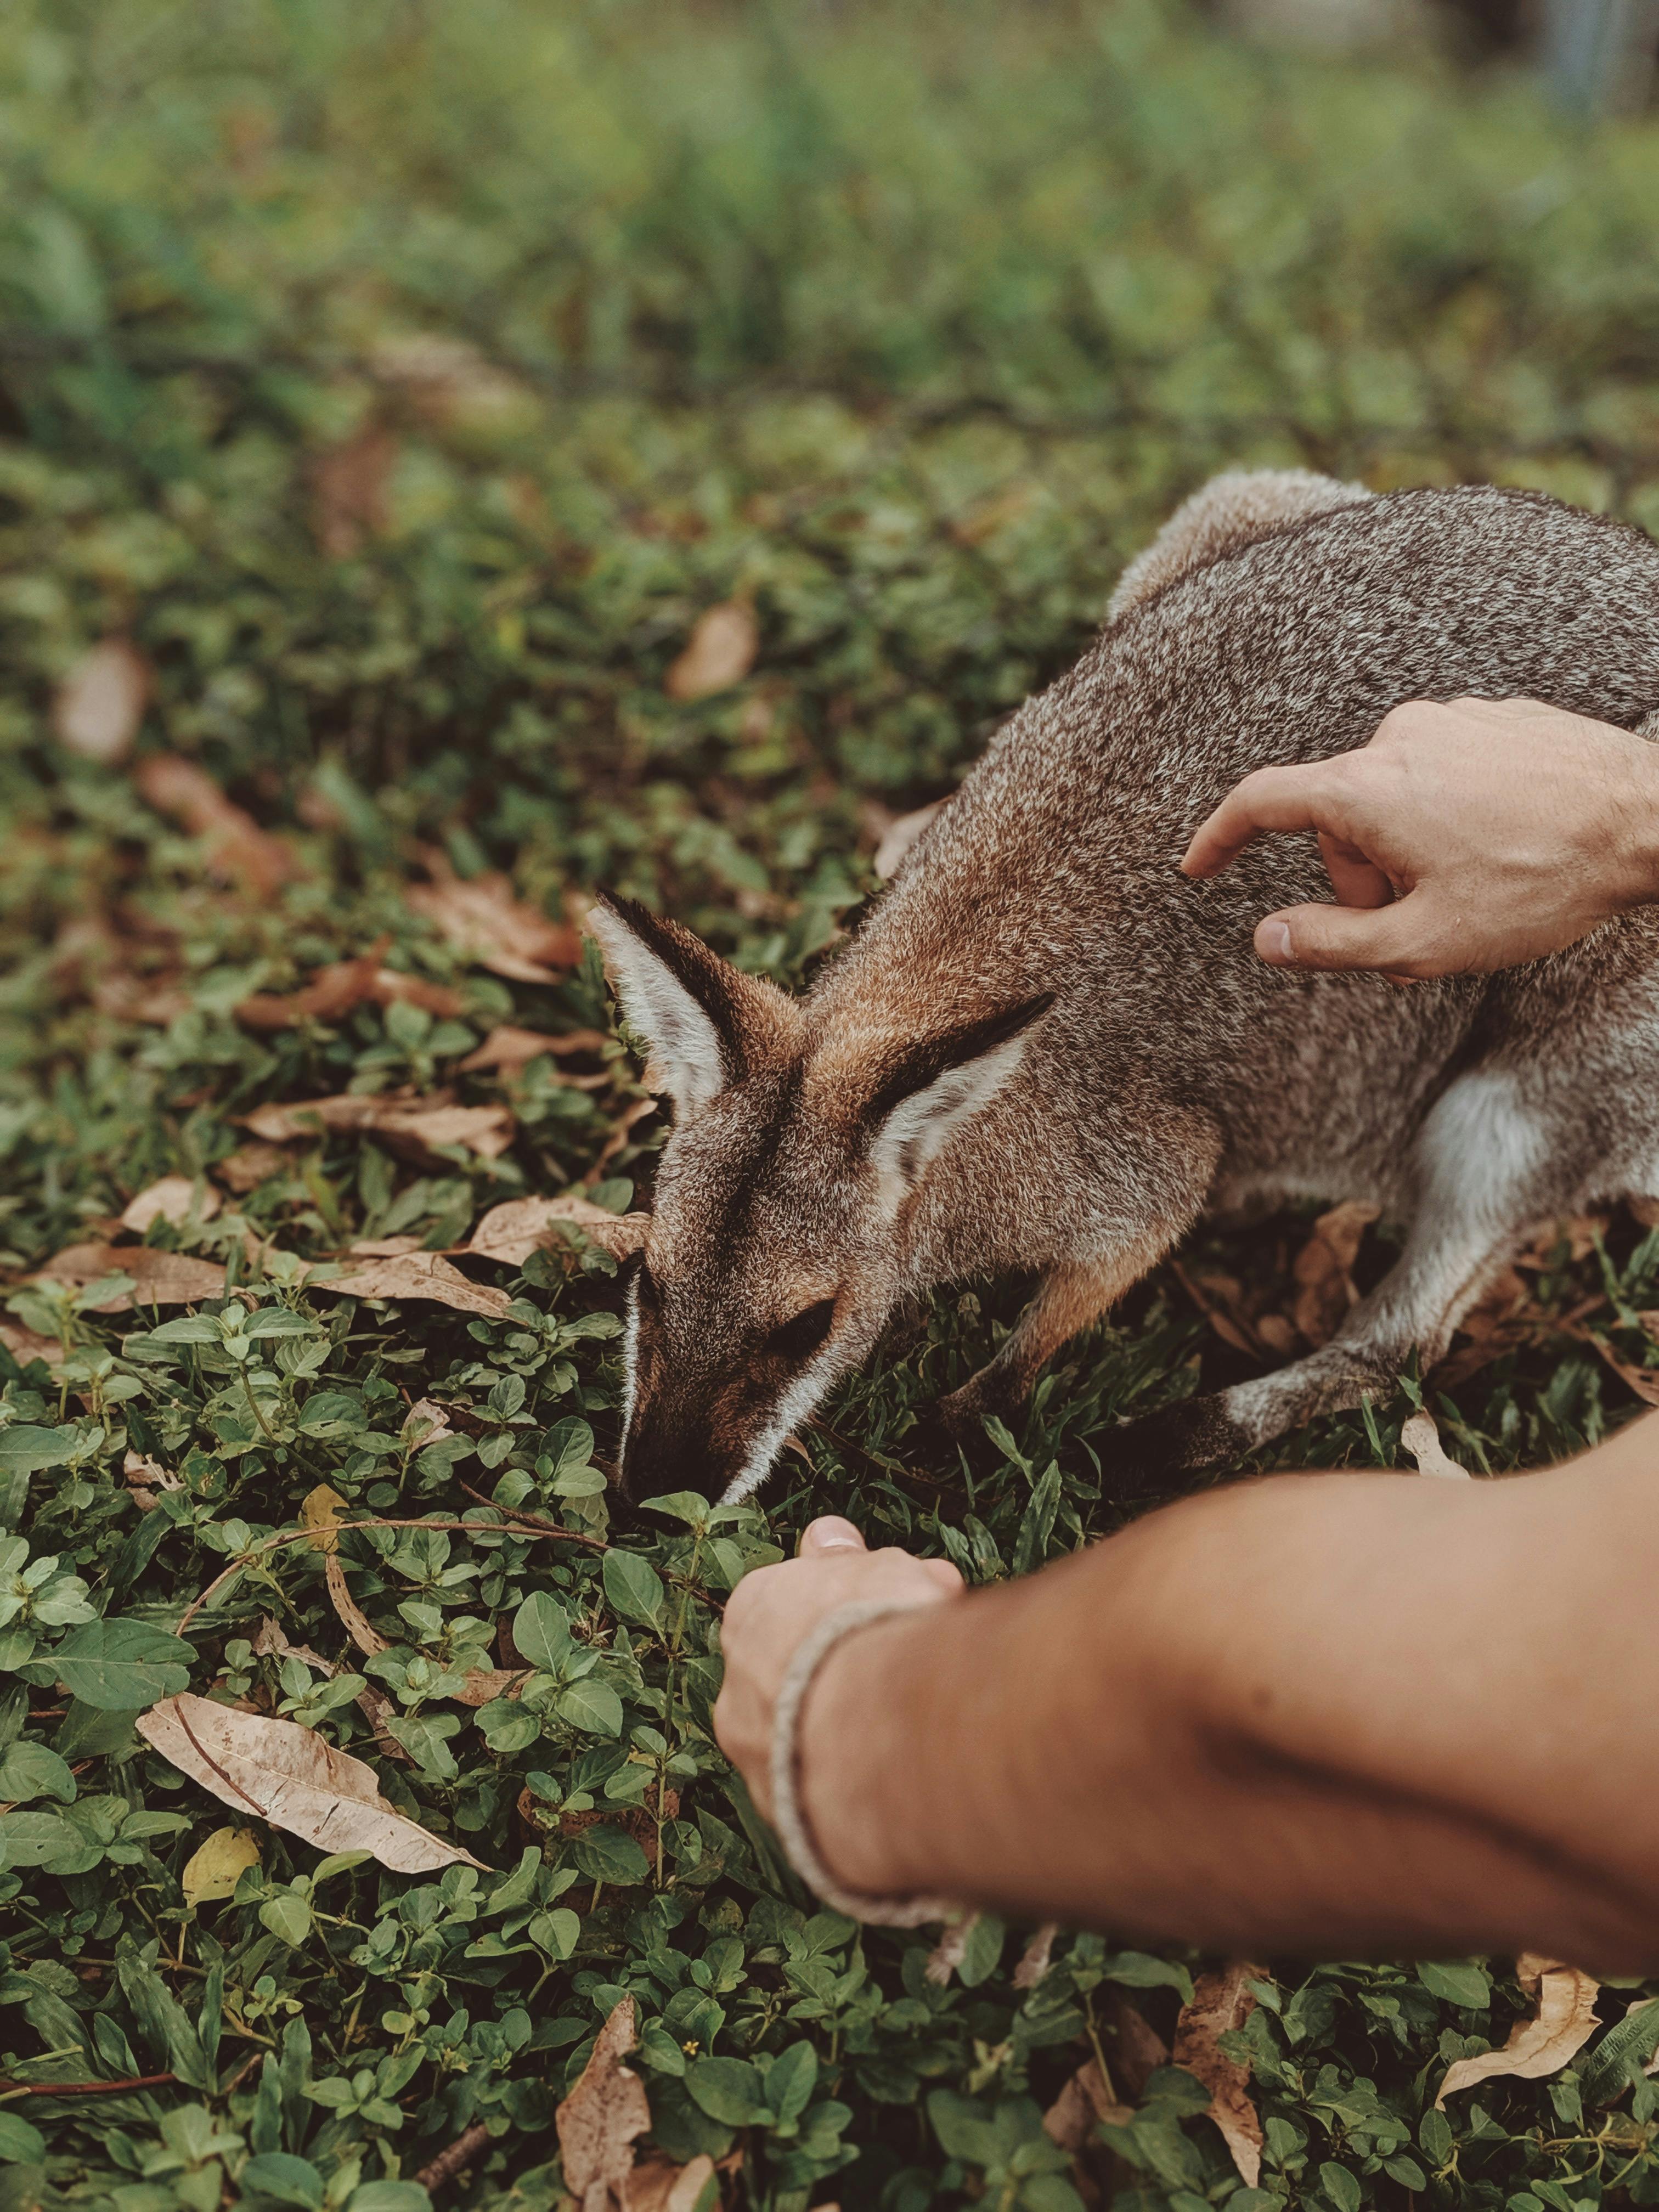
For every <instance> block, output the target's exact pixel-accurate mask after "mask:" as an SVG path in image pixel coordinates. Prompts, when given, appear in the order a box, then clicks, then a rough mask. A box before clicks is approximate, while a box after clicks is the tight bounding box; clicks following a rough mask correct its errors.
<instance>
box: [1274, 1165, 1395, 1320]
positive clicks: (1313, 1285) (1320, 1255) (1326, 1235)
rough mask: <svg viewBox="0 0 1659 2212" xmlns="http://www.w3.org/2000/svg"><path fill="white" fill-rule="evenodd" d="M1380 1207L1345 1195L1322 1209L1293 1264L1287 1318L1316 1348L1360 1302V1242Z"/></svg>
mask: <svg viewBox="0 0 1659 2212" xmlns="http://www.w3.org/2000/svg"><path fill="white" fill-rule="evenodd" d="M1380 1210H1381V1209H1380V1208H1379V1207H1377V1206H1367V1205H1365V1204H1364V1203H1363V1202H1362V1201H1361V1200H1358V1199H1349V1200H1346V1202H1345V1203H1344V1204H1343V1205H1341V1206H1333V1207H1332V1208H1331V1211H1330V1212H1328V1213H1322V1214H1321V1215H1320V1217H1319V1218H1318V1220H1317V1221H1316V1222H1315V1224H1314V1225H1313V1232H1312V1234H1311V1235H1310V1237H1309V1238H1308V1241H1307V1243H1305V1244H1304V1246H1303V1248H1302V1249H1301V1250H1300V1252H1298V1253H1297V1255H1296V1261H1295V1265H1294V1267H1293V1268H1292V1271H1291V1272H1292V1273H1294V1275H1295V1277H1296V1280H1297V1294H1296V1300H1295V1304H1293V1305H1292V1307H1291V1318H1292V1320H1294V1322H1296V1325H1297V1328H1298V1329H1300V1331H1301V1332H1302V1334H1303V1335H1304V1337H1306V1339H1307V1340H1308V1342H1309V1343H1310V1344H1311V1345H1313V1346H1316V1347H1317V1346H1320V1345H1322V1344H1328V1343H1329V1342H1330V1340H1331V1339H1332V1338H1333V1337H1334V1335H1335V1334H1336V1332H1337V1330H1338V1329H1339V1328H1340V1327H1341V1326H1342V1323H1343V1322H1345V1321H1346V1319H1347V1316H1348V1312H1349V1309H1350V1308H1351V1307H1352V1306H1354V1305H1355V1304H1358V1298H1359V1292H1358V1290H1356V1289H1355V1287H1354V1282H1353V1276H1352V1272H1351V1271H1352V1267H1353V1263H1354V1261H1355V1260H1356V1259H1357V1258H1358V1254H1359V1240H1360V1238H1361V1237H1363V1236H1364V1233H1365V1229H1366V1226H1367V1225H1368V1224H1369V1223H1370V1222H1373V1221H1375V1220H1376V1217H1377V1214H1378V1212H1380Z"/></svg>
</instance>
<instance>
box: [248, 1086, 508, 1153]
mask: <svg viewBox="0 0 1659 2212" xmlns="http://www.w3.org/2000/svg"><path fill="white" fill-rule="evenodd" d="M242 1126H243V1127H244V1128H247V1129H252V1132H253V1133H254V1135H255V1136H256V1137H263V1138H264V1139H266V1140H267V1142H269V1143H270V1144H276V1145H291V1144H295V1143H298V1142H300V1141H301V1139H304V1138H307V1137H313V1138H314V1137H315V1136H316V1135H317V1134H318V1133H319V1131H320V1130H323V1129H362V1130H365V1131H367V1132H368V1133H369V1134H370V1135H371V1136H375V1137H380V1138H383V1139H385V1141H386V1143H387V1144H388V1145H389V1146H391V1148H392V1151H393V1152H399V1153H402V1154H404V1156H405V1157H406V1158H411V1159H413V1160H415V1161H416V1163H417V1164H420V1165H422V1166H428V1167H429V1166H441V1165H443V1164H444V1162H443V1158H442V1155H441V1153H440V1152H437V1151H436V1149H435V1148H436V1147H437V1146H441V1145H451V1146H453V1145H459V1146H462V1147H464V1148H465V1150H466V1151H468V1152H476V1153H477V1155H478V1157H479V1158H481V1159H486V1160H493V1159H498V1158H500V1157H501V1154H502V1153H503V1152H506V1150H507V1147H508V1146H509V1145H511V1143H512V1142H513V1115H512V1111H511V1109H509V1108H507V1107H506V1106H456V1105H453V1104H452V1103H450V1101H449V1098H448V1097H447V1094H445V1093H442V1092H438V1093H435V1094H434V1095H432V1096H429V1097H426V1098H411V1097H404V1096H397V1097H386V1096H385V1095H384V1094H382V1093H379V1092H376V1093H373V1094H360V1093H358V1092H356V1091H348V1092H345V1093H343V1094H341V1095H339V1096H337V1097H331V1098H301V1099H296V1100H295V1102H294V1103H292V1104H291V1105H285V1106H260V1107H256V1108H255V1109H254V1111H253V1112H252V1114H245V1115H243V1116H242Z"/></svg>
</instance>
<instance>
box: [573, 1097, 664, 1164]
mask: <svg viewBox="0 0 1659 2212" xmlns="http://www.w3.org/2000/svg"><path fill="white" fill-rule="evenodd" d="M656 1110H657V1102H656V1100H655V1099H654V1098H636V1099H635V1101H634V1103H633V1104H632V1105H631V1106H625V1107H624V1108H623V1110H622V1112H621V1113H620V1114H619V1115H617V1118H616V1120H615V1121H613V1122H612V1123H611V1134H610V1135H609V1136H608V1137H607V1138H606V1139H605V1142H604V1144H603V1145H601V1146H600V1147H599V1158H598V1159H596V1160H595V1161H594V1163H593V1164H592V1168H590V1169H589V1170H588V1175H587V1180H588V1181H589V1182H597V1181H598V1179H599V1176H602V1175H603V1174H604V1173H605V1170H606V1168H608V1167H609V1166H610V1164H611V1161H612V1160H614V1159H615V1158H616V1157H617V1153H618V1152H621V1150H622V1148H623V1146H624V1145H625V1144H626V1143H627V1142H628V1139H629V1133H630V1132H631V1131H632V1130H633V1129H634V1127H635V1125H636V1124H637V1123H639V1122H641V1121H647V1120H648V1119H649V1118H650V1116H651V1115H653V1114H654V1113H655V1112H656Z"/></svg>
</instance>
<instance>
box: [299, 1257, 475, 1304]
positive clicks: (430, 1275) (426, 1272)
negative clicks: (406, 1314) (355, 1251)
mask: <svg viewBox="0 0 1659 2212" xmlns="http://www.w3.org/2000/svg"><path fill="white" fill-rule="evenodd" d="M311 1287H312V1288H313V1290H317V1291H332V1292H333V1293H334V1294H335V1295H336V1296H337V1297H343V1298H425V1299H427V1300H428V1301H429V1302H430V1303H431V1304H434V1305H440V1306H453V1309H454V1310H455V1311H456V1312H457V1313H471V1314H483V1316H485V1317H486V1318H487V1319H488V1320H490V1321H499V1320H500V1319H501V1316H502V1315H503V1314H505V1313H506V1311H507V1308H508V1307H509V1306H510V1305H511V1304H512V1303H513V1301H512V1300H511V1298H509V1297H507V1292H506V1291H498V1290H495V1289H492V1288H491V1287H490V1285H488V1284H486V1283H475V1282H473V1281H472V1280H471V1278H470V1277H468V1276H466V1275H464V1274H463V1273H461V1271H460V1269H459V1267H453V1266H452V1265H451V1263H450V1262H449V1261H447V1260H446V1259H445V1257H444V1255H443V1254H442V1253H441V1252H405V1253H404V1254H403V1255H402V1256H401V1257H399V1258H398V1259H392V1260H373V1261H370V1262H369V1264H368V1267H357V1268H355V1269H354V1270H353V1271H352V1273H350V1274H349V1275H337V1276H336V1277H335V1278H334V1279H333V1280H332V1281H331V1282H315V1281H313V1284H312V1285H311Z"/></svg>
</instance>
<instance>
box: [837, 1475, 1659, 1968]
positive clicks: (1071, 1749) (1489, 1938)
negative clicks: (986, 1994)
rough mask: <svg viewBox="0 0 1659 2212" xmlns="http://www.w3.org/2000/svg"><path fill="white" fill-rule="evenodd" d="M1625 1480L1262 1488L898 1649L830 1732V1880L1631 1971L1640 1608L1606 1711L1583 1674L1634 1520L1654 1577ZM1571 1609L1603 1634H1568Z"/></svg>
mask: <svg viewBox="0 0 1659 2212" xmlns="http://www.w3.org/2000/svg"><path fill="white" fill-rule="evenodd" d="M1616 1449H1617V1448H1615V1451H1616ZM1645 1449H1646V1450H1647V1451H1648V1452H1654V1451H1655V1449H1656V1448H1655V1447H1654V1446H1653V1445H1652V1444H1648V1445H1647V1446H1646V1447H1645ZM1593 1466H1594V1462H1584V1463H1583V1468H1581V1469H1577V1470H1574V1471H1572V1473H1571V1474H1563V1475H1561V1476H1553V1477H1546V1478H1534V1480H1533V1481H1532V1482H1531V1483H1522V1484H1505V1485H1492V1486H1486V1485H1480V1486H1468V1488H1465V1487H1464V1486H1449V1485H1440V1484H1430V1483H1421V1482H1417V1481H1413V1480H1409V1479H1407V1478H1389V1477H1340V1476H1337V1477H1324V1478H1321V1479H1319V1480H1304V1479H1281V1480H1278V1481H1275V1482H1270V1483H1262V1484H1257V1485H1252V1486H1243V1487H1241V1488H1239V1489H1237V1490H1234V1491H1231V1492H1225V1493H1221V1494H1218V1495H1217V1496H1214V1497H1212V1498H1206V1499H1203V1500H1199V1501H1194V1503H1193V1504H1189V1505H1188V1506H1186V1507H1182V1508H1179V1509H1176V1510H1173V1511H1171V1512H1169V1513H1166V1514H1164V1515H1160V1516H1155V1517H1154V1518H1153V1519H1152V1520H1150V1521H1148V1522H1143V1523H1142V1524H1140V1525H1139V1527H1138V1528H1135V1529H1133V1530H1132V1531H1131V1532H1129V1534H1127V1536H1125V1537H1122V1538H1119V1539H1116V1540H1115V1541H1113V1542H1111V1543H1109V1544H1107V1545H1104V1546H1103V1547H1099V1548H1098V1549H1097V1551H1095V1552H1094V1553H1090V1554H1088V1555H1086V1556H1085V1557H1084V1558H1082V1559H1079V1560H1078V1561H1076V1562H1073V1563H1071V1564H1069V1565H1066V1566H1065V1567H1063V1568H1060V1569H1057V1570H1052V1571H1049V1572H1048V1574H1046V1575H1043V1576H1042V1577H1036V1578H1034V1579H1033V1580H1031V1581H1030V1582H1028V1583H1021V1584H1019V1585H1017V1586H1014V1587H1012V1588H1009V1589H1002V1590H999V1591H995V1592H991V1593H986V1594H982V1595H979V1596H976V1597H975V1598H973V1599H971V1600H969V1601H965V1602H963V1603H959V1604H956V1605H952V1606H949V1607H939V1608H936V1609H934V1610H933V1611H931V1612H930V1613H928V1614H927V1616H925V1617H918V1618H917V1619H916V1620H898V1621H894V1622H890V1623H886V1624H883V1625H881V1626H878V1627H877V1628H874V1629H871V1630H869V1631H866V1632H864V1633H862V1634H861V1635H860V1636H857V1637H855V1638H852V1639H850V1640H849V1641H848V1644H846V1645H845V1646H844V1647H843V1648H842V1650H841V1651H839V1652H838V1653H837V1654H836V1655H835V1656H833V1658H832V1660H831V1661H830V1662H829V1664H828V1665H827V1666H826V1668H825V1669H824V1670H823V1674H822V1676H821V1678H820V1680H819V1681H818V1683H817V1686H816V1687H815V1690H814V1693H813V1695H812V1697H811V1699H810V1700H809V1703H808V1705H807V1709H806V1712H805V1718H804V1725H803V1731H802V1746H803V1754H804V1757H803V1783H804V1790H805V1804H806V1808H807V1812H808V1815H809V1818H810V1820H811V1822H812V1824H813V1826H814V1828H815V1830H816V1831H817V1833H818V1836H819V1840H820V1843H821V1844H822V1847H823V1850H824V1852H825V1854H826V1856H827V1857H828V1859H829V1863H830V1864H831V1865H832V1866H834V1867H835V1868H836V1871H837V1872H838V1873H839V1874H840V1875H842V1878H843V1879H844V1880H846V1881H848V1882H849V1883H850V1884H852V1885H853V1886H854V1887H860V1888H863V1889H866V1890H867V1891H870V1892H872V1893H883V1892H889V1893H890V1892H892V1891H894V1890H902V1889H906V1888H921V1889H927V1890H934V1891H937V1890H940V1889H942V1890H944V1891H945V1893H957V1894H960V1895H962V1896H963V1897H964V1898H968V1899H972V1900H973V1901H975V1902H983V1903H987V1904H992V1905H1003V1906H1005V1907H1007V1908H1009V1909H1018V1910H1024V1911H1030V1912H1036V1913H1048V1912H1053V1913H1057V1914H1060V1915H1061V1916H1063V1917H1073V1918H1083V1919H1092V1920H1095V1921H1097V1922H1100V1923H1107V1924H1109V1925H1111V1926H1113V1927H1115V1928H1116V1929H1139V1930H1141V1931H1143V1932H1146V1933H1148V1934H1154V1933H1156V1934H1170V1935H1180V1936H1188V1937H1190V1938H1193V1939H1194V1940H1197V1941H1200V1942H1208V1943H1214V1944H1218V1945H1223V1946H1226V1945H1232V1944H1237V1943H1244V1944H1261V1943H1273V1942H1278V1943H1282V1944H1287V1945H1295V1944H1304V1945H1307V1946H1310V1947H1313V1948H1319V1949H1323V1950H1327V1951H1329V1950H1332V1949H1345V1948H1356V1947H1363V1946H1371V1947H1375V1948H1383V1947H1386V1946H1405V1947H1407V1948H1419V1949H1431V1950H1432V1949H1455V1948H1473V1947H1476V1946H1480V1945H1491V1946H1493V1947H1501V1946H1502V1945H1504V1943H1506V1942H1507V1943H1510V1944H1511V1945H1512V1944H1514V1943H1519V1942H1528V1943H1533V1944H1536V1943H1538V1942H1550V1943H1553V1944H1555V1945H1558V1946H1561V1947H1564V1948H1566V1949H1567V1950H1570V1951H1577V1954H1579V1955H1581V1956H1594V1957H1595V1958H1597V1959H1599V1960H1601V1961H1602V1962H1603V1963H1610V1962H1613V1961H1614V1960H1624V1961H1626V1962H1628V1961H1629V1960H1631V1959H1632V1957H1633V1956H1634V1955H1635V1950H1636V1948H1639V1947H1640V1945H1641V1944H1642V1943H1643V1942H1644V1941H1646V1942H1650V1938H1648V1937H1647V1936H1645V1932H1644V1931H1645V1929H1646V1928H1647V1926H1648V1925H1650V1923H1651V1921H1652V1919H1653V1917H1654V1916H1653V1912H1652V1910H1651V1907H1652V1904H1653V1901H1654V1900H1655V1899H1659V1856H1656V1854H1654V1853H1652V1852H1650V1851H1649V1850H1647V1849H1646V1838H1647V1837H1649V1836H1650V1835H1652V1834H1654V1833H1655V1832H1656V1830H1659V1802H1654V1801H1655V1797H1656V1793H1655V1792H1654V1791H1653V1790H1652V1789H1651V1788H1650V1786H1649V1784H1647V1782H1646V1780H1645V1777H1646V1775H1647V1774H1649V1773H1650V1772H1652V1771H1654V1769H1655V1767H1656V1765H1659V1730H1656V1729H1653V1728H1652V1726H1651V1725H1650V1723H1649V1722H1648V1720H1647V1717H1646V1710H1645V1709H1646V1706H1647V1705H1648V1703H1649V1700H1648V1699H1647V1695H1646V1692H1645V1689H1644V1688H1642V1687H1640V1686H1639V1685H1640V1684H1642V1683H1643V1682H1644V1680H1645V1679H1647V1677H1648V1675H1649V1672H1650V1670H1649V1669H1648V1668H1644V1667H1643V1665H1642V1661H1641V1657H1640V1656H1639V1655H1638V1654H1635V1653H1633V1652H1632V1650H1630V1634H1631V1626H1630V1616H1629V1615H1628V1614H1626V1617H1625V1619H1624V1621H1623V1623H1622V1626H1621V1629H1620V1641H1621V1644H1622V1647H1623V1649H1624V1652H1625V1657H1624V1661H1623V1663H1622V1665H1618V1664H1615V1663H1613V1662H1612V1660H1611V1658H1610V1656H1607V1655H1596V1654H1595V1653H1593V1652H1592V1653H1591V1656H1590V1658H1589V1662H1588V1664H1589V1666H1591V1667H1592V1668H1594V1671H1595V1682H1594V1694H1590V1686H1589V1685H1583V1686H1581V1684H1580V1682H1579V1680H1578V1679H1577V1672H1576V1670H1577V1669H1578V1668H1580V1667H1581V1666H1582V1665H1583V1664H1585V1663H1586V1662H1583V1661H1582V1660H1581V1659H1579V1658H1578V1657H1577V1656H1574V1655H1575V1654H1576V1653H1578V1652H1582V1651H1583V1650H1584V1649H1585V1648H1586V1647H1585V1644H1584V1638H1585V1636H1587V1635H1589V1633H1590V1632H1591V1625H1592V1624H1593V1622H1594V1620H1595V1617H1596V1615H1597V1613H1598V1611H1599V1610H1601V1601H1602V1599H1603V1598H1604V1597H1605V1595H1606V1594H1607V1583H1608V1575H1607V1571H1604V1568H1603V1567H1602V1566H1601V1565H1598V1561H1601V1560H1604V1559H1605V1558H1606V1555H1607V1552H1608V1550H1609V1547H1610V1543H1611V1538H1612V1532H1613V1529H1615V1528H1617V1529H1618V1530H1619V1532H1620V1538H1619V1550H1620V1554H1621V1555H1622V1560H1623V1564H1622V1565H1621V1566H1620V1572H1621V1573H1622V1574H1624V1575H1625V1577H1626V1580H1627V1582H1628V1583H1629V1584H1630V1587H1631V1588H1632V1589H1635V1588H1637V1587H1638V1585H1639V1584H1640V1583H1641V1580H1642V1577H1643V1574H1644V1566H1643V1563H1642V1560H1641V1557H1640V1554H1641V1552H1642V1547H1643V1546H1644V1544H1648V1543H1650V1542H1651V1541H1652V1539H1651V1538H1650V1536H1649V1535H1648V1534H1646V1527H1647V1524H1648V1523H1650V1522H1652V1521H1653V1519H1654V1516H1653V1514H1652V1512H1651V1510H1650V1509H1646V1508H1645V1507H1644V1505H1643V1504H1642V1502H1641V1485H1640V1483H1639V1480H1638V1485H1637V1488H1636V1489H1635V1490H1634V1491H1632V1488H1631V1486H1630V1481H1629V1479H1628V1478H1626V1479H1624V1480H1625V1486H1624V1488H1623V1489H1621V1488H1620V1482H1619V1479H1617V1478H1616V1476H1615V1475H1614V1474H1608V1475H1607V1476H1606V1477H1605V1478H1603V1477H1601V1476H1598V1475H1597V1474H1595V1473H1593V1472H1591V1470H1592V1468H1593ZM1638 1476H1639V1470H1638ZM1598 1481H1599V1482H1601V1483H1602V1484H1603V1494H1601V1496H1600V1497H1597V1496H1596V1495H1595V1494H1593V1486H1595V1484H1596V1483H1597V1482H1598ZM1586 1485H1589V1486H1592V1488H1590V1489H1587V1488H1586V1487H1585V1486H1586ZM1638 1522H1640V1523H1641V1524H1642V1525H1641V1526H1640V1527H1638V1525H1637V1524H1638ZM1546 1591H1547V1592H1549V1594H1550V1597H1551V1600H1552V1601H1553V1607H1554V1608H1555V1609H1557V1610H1558V1611H1560V1612H1564V1613H1570V1614H1571V1618H1572V1619H1573V1620H1574V1623H1575V1632H1574V1634H1573V1635H1572V1636H1571V1637H1569V1638H1555V1639H1552V1638H1549V1637H1548V1636H1547V1634H1546V1635H1541V1634H1540V1632H1539V1613H1538V1607H1539V1606H1540V1605H1541V1603H1542V1601H1543V1593H1544V1592H1546ZM1534 1593H1536V1594H1537V1595H1536V1596H1534V1595H1533V1594H1534ZM1644 1609H1645V1608H1643V1607H1638V1618H1639V1617H1640V1613H1641V1612H1642V1611H1643V1610H1644ZM1564 1668H1565V1679H1564V1674H1563V1670H1564ZM1625 1685H1630V1687H1626V1686H1625ZM1644 1729H1645V1730H1646V1731H1647V1733H1648V1734H1650V1735H1655V1737H1656V1741H1655V1743H1654V1744H1653V1745H1652V1746H1651V1747H1647V1748H1646V1749H1644V1747H1643V1745H1642V1744H1641V1743H1640V1742H1639V1741H1635V1742H1633V1741H1632V1731H1634V1732H1636V1735H1638V1737H1639V1735H1640V1733H1641V1731H1643V1730H1644ZM1609 1737H1613V1738H1617V1739H1618V1740H1619V1741H1618V1744H1617V1745H1615V1746H1613V1747H1609V1744H1608V1742H1607V1738H1609ZM1609 1838H1611V1839H1612V1840H1611V1841H1610V1840H1609Z"/></svg>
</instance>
